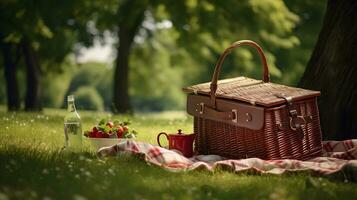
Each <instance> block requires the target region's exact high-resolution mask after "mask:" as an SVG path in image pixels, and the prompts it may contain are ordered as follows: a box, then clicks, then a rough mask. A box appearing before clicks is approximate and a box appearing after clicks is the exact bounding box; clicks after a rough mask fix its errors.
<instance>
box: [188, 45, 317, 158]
mask: <svg viewBox="0 0 357 200" xmlns="http://www.w3.org/2000/svg"><path fill="white" fill-rule="evenodd" d="M238 46H251V47H254V48H255V49H256V50H257V51H258V53H259V55H260V58H261V60H262V64H263V70H264V76H263V80H255V79H251V78H247V77H236V78H231V79H225V80H220V81H217V79H218V77H219V73H220V69H221V66H222V63H223V61H224V59H225V57H226V56H227V55H228V54H229V53H230V52H231V51H232V50H233V49H234V48H236V47H238ZM183 90H184V91H185V92H186V93H188V97H187V112H188V113H189V114H190V115H193V116H194V132H195V133H196V134H197V137H196V142H195V148H196V151H197V152H198V153H200V154H217V155H221V156H224V157H228V158H249V157H257V158H262V159H301V160H306V159H309V158H313V157H316V156H319V155H320V154H321V150H322V144H321V129H320V119H319V111H318V107H317V97H318V96H320V92H318V91H311V90H306V89H301V88H294V87H289V86H285V85H280V84H275V83H271V82H270V78H269V69H268V65H267V62H266V58H265V55H264V52H263V50H262V48H261V47H260V46H259V45H258V44H256V43H255V42H253V41H250V40H241V41H237V42H235V43H233V44H232V45H231V46H229V47H228V48H227V49H226V50H225V51H224V52H223V54H222V55H221V56H220V58H219V59H218V61H217V64H216V66H215V71H214V74H213V77H212V81H211V82H209V83H203V84H198V85H194V86H190V87H186V88H184V89H183Z"/></svg>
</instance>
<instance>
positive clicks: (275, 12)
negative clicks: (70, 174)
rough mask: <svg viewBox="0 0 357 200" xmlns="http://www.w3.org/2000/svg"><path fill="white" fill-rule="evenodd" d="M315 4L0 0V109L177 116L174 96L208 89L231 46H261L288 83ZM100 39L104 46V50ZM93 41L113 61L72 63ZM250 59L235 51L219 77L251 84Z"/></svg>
mask: <svg viewBox="0 0 357 200" xmlns="http://www.w3.org/2000/svg"><path fill="white" fill-rule="evenodd" d="M325 6H326V1H325V0H317V1H312V2H311V1H307V0H303V1H297V0H285V1H282V0H267V1H259V0H242V1H233V0H227V1H208V0H202V1H198V0H185V1H168V0H142V1H137V0H131V1H129V0H97V1H85V0H77V1H70V0H64V1H56V0H52V1H41V0H4V1H1V3H0V23H1V29H0V44H1V45H0V46H1V55H0V71H1V73H2V74H3V75H2V76H1V78H0V104H7V106H8V109H9V110H19V109H22V108H23V109H25V110H28V111H37V110H41V108H42V107H44V106H45V107H63V106H64V99H65V96H66V95H68V94H70V93H72V94H75V95H76V97H77V98H80V99H81V100H80V101H81V103H78V106H82V108H83V109H94V110H102V109H104V110H112V111H114V112H131V111H160V110H178V109H184V108H185V95H184V94H183V93H182V92H181V88H182V87H183V86H187V85H190V84H195V83H200V82H206V81H210V79H211V75H212V71H213V67H214V64H215V61H216V59H217V58H218V56H219V54H220V53H221V52H222V51H223V50H224V48H225V47H226V46H228V45H229V44H230V43H232V42H233V41H236V40H240V39H251V40H254V41H257V42H258V43H259V44H261V45H262V46H263V48H264V50H265V52H266V54H267V57H268V61H269V66H270V68H271V70H270V71H271V76H272V80H273V81H274V82H280V83H284V84H288V85H296V84H297V83H298V81H299V79H300V77H301V75H302V74H303V72H304V70H305V66H306V64H307V61H308V59H309V57H310V55H311V52H312V49H313V47H314V44H315V42H316V39H317V36H318V33H319V30H320V28H321V25H322V19H323V16H324V12H325ZM108 37H109V38H111V39H112V40H113V41H114V42H113V43H110V44H106V41H107V39H106V38H108ZM95 41H99V42H100V43H102V44H103V45H112V48H113V54H114V57H115V60H114V61H111V60H108V62H104V63H99V62H79V60H78V58H79V57H80V52H81V50H82V49H83V48H84V47H90V46H92V45H93V44H94V42H95ZM255 56H256V55H255V54H254V53H253V52H251V51H250V50H249V49H245V48H242V49H238V50H237V51H235V52H234V53H233V54H232V55H231V56H230V57H229V58H228V59H227V62H225V66H223V68H222V69H223V71H222V75H221V76H222V77H221V78H227V77H234V76H240V75H244V76H249V77H253V78H258V79H260V78H261V76H262V69H261V66H260V63H259V59H257V58H256V57H255ZM79 104H80V105H79Z"/></svg>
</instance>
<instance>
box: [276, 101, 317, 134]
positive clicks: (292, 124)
mask: <svg viewBox="0 0 357 200" xmlns="http://www.w3.org/2000/svg"><path fill="white" fill-rule="evenodd" d="M275 96H276V97H279V98H283V99H285V100H286V102H287V106H288V111H289V115H290V116H289V122H288V123H285V124H280V128H284V129H286V128H290V129H292V130H294V131H297V132H298V136H299V139H301V140H302V139H304V130H303V129H302V125H305V124H307V123H309V122H311V121H312V116H302V115H298V112H297V111H296V109H294V108H293V99H292V97H286V96H284V94H275Z"/></svg>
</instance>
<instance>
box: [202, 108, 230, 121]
mask: <svg viewBox="0 0 357 200" xmlns="http://www.w3.org/2000/svg"><path fill="white" fill-rule="evenodd" d="M198 109H199V110H200V114H202V115H205V116H207V117H211V118H216V119H220V120H232V121H233V120H236V119H237V112H234V111H217V110H215V109H213V108H211V107H209V106H207V105H204V104H200V108H198Z"/></svg>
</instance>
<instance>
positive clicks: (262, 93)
mask: <svg viewBox="0 0 357 200" xmlns="http://www.w3.org/2000/svg"><path fill="white" fill-rule="evenodd" d="M210 83H211V82H207V83H202V84H198V85H193V86H189V87H185V88H183V90H184V91H185V92H186V93H195V94H202V95H208V96H209V95H210V92H211V89H210ZM277 95H278V96H285V97H291V98H292V99H293V101H299V100H303V99H307V98H312V97H316V96H320V92H319V91H312V90H306V89H302V88H295V87H290V86H286V85H280V84H276V83H271V82H263V81H261V80H256V79H252V78H247V77H243V76H240V77H236V78H230V79H224V80H219V81H218V82H217V91H216V97H217V98H224V99H234V100H239V101H243V102H247V103H250V104H252V105H261V106H264V107H272V106H277V105H282V104H285V103H286V100H285V99H283V98H280V97H277Z"/></svg>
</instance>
